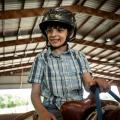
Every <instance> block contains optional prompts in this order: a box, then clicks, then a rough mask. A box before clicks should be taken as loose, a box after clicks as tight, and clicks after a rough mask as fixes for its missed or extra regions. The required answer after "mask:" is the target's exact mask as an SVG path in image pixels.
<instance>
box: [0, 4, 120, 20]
mask: <svg viewBox="0 0 120 120" xmlns="http://www.w3.org/2000/svg"><path fill="white" fill-rule="evenodd" d="M64 7H65V8H66V9H69V10H71V11H72V12H75V13H76V12H81V13H86V14H89V15H90V16H92V15H94V16H99V17H102V18H104V19H111V20H115V21H120V15H118V14H115V13H110V12H106V11H102V10H98V9H97V10H96V9H93V8H89V7H85V6H80V5H72V6H64ZM49 8H50V7H49ZM49 8H48V7H47V8H35V9H23V10H7V11H0V19H14V18H21V17H34V16H40V15H42V14H43V13H44V12H45V11H47V10H48V9H49Z"/></svg>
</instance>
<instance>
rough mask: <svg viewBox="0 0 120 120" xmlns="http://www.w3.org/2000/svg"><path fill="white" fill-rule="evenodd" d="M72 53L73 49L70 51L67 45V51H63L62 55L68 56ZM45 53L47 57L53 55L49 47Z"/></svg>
mask: <svg viewBox="0 0 120 120" xmlns="http://www.w3.org/2000/svg"><path fill="white" fill-rule="evenodd" d="M72 51H73V49H71V48H70V46H69V44H68V50H67V51H65V52H64V53H63V54H69V53H71V52H72ZM47 53H48V55H49V56H50V55H53V53H52V51H51V49H50V47H48V50H47Z"/></svg>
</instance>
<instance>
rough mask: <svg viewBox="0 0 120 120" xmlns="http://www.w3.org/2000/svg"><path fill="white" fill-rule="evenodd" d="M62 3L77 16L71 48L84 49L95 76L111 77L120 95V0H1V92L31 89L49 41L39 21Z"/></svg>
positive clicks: (20, 119) (10, 116) (33, 119)
mask: <svg viewBox="0 0 120 120" xmlns="http://www.w3.org/2000/svg"><path fill="white" fill-rule="evenodd" d="M59 6H63V7H65V8H66V9H68V10H70V11H72V12H73V13H74V14H75V18H76V23H77V35H76V37H75V40H74V41H72V42H70V43H69V44H70V47H71V48H73V49H76V50H79V51H82V52H84V53H85V54H86V56H87V59H88V61H89V62H90V66H91V70H92V72H93V76H94V77H99V78H104V79H106V80H107V81H108V82H109V83H110V84H111V85H114V86H116V87H117V89H118V91H119V94H120V0H1V1H0V91H2V90H16V89H17V90H19V89H23V90H25V89H29V90H30V89H31V84H29V83H28V82H27V79H28V75H29V72H30V69H31V66H32V63H33V61H34V59H35V56H36V55H37V54H38V53H40V52H42V51H44V50H45V45H46V42H45V39H44V37H43V36H42V34H41V31H40V29H39V24H40V23H41V20H42V17H43V13H44V12H45V11H47V10H48V9H49V8H52V7H59ZM23 94H24V92H23ZM24 114H25V113H24ZM0 116H1V118H0V120H3V119H4V120H14V119H15V117H16V116H14V115H13V113H12V115H11V114H10V115H9V116H8V117H7V118H4V117H5V115H4V117H3V116H2V115H0ZM22 116H23V118H20V115H19V117H18V120H23V119H29V120H35V118H34V112H33V111H29V112H27V113H26V114H25V115H22ZM31 116H32V117H31ZM16 120H17V119H16Z"/></svg>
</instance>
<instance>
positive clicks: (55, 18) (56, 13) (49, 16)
mask: <svg viewBox="0 0 120 120" xmlns="http://www.w3.org/2000/svg"><path fill="white" fill-rule="evenodd" d="M54 24H57V25H63V26H66V27H67V28H68V29H69V30H70V32H71V35H72V36H71V35H69V36H70V37H69V38H68V40H69V41H72V40H73V39H74V37H75V35H76V22H75V17H74V15H73V14H72V12H70V11H69V10H66V9H64V8H62V7H58V8H52V9H50V10H49V11H48V12H46V13H45V14H44V15H43V19H42V22H41V23H40V24H39V27H40V30H41V32H42V34H43V35H44V36H45V37H46V38H47V36H46V32H45V31H46V29H47V27H48V26H50V25H53V26H54Z"/></svg>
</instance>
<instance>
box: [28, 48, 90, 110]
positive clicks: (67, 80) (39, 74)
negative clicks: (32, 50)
mask: <svg viewBox="0 0 120 120" xmlns="http://www.w3.org/2000/svg"><path fill="white" fill-rule="evenodd" d="M84 72H91V70H90V68H89V63H88V61H87V59H86V57H85V55H84V54H83V53H82V52H80V51H75V50H73V49H69V50H68V51H66V52H64V53H63V54H62V55H60V56H55V55H53V54H52V52H51V50H50V49H48V50H47V51H46V52H42V53H40V54H38V55H37V57H36V58H35V61H34V63H33V65H32V69H31V72H30V75H29V79H28V82H29V83H39V84H40V85H41V95H42V96H44V98H45V99H44V104H53V103H55V104H56V105H57V106H58V108H60V106H61V104H63V103H64V102H65V101H70V100H81V99H83V87H82V77H81V76H82V74H83V73H84Z"/></svg>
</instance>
